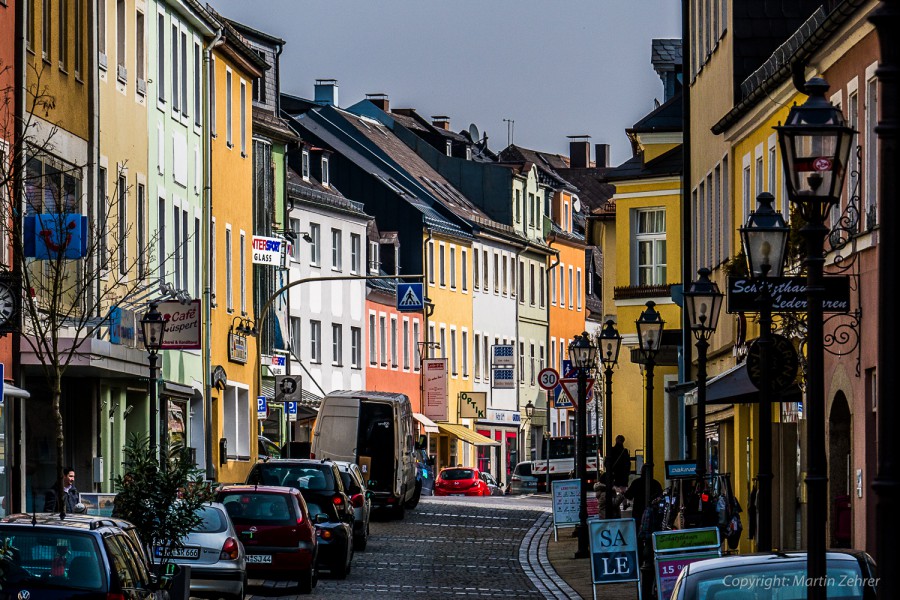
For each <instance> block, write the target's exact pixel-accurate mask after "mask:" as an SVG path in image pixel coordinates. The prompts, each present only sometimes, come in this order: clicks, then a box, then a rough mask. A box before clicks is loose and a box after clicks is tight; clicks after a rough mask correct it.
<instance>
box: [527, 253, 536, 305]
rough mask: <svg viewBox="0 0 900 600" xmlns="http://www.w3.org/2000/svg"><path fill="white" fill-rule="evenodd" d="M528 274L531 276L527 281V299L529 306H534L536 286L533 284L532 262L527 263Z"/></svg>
mask: <svg viewBox="0 0 900 600" xmlns="http://www.w3.org/2000/svg"><path fill="white" fill-rule="evenodd" d="M528 273H529V275H530V276H531V277H530V279H529V296H530V298H529V299H530V304H531V306H534V300H535V291H536V290H537V286H536V285H535V282H534V263H533V262H530V263H528Z"/></svg>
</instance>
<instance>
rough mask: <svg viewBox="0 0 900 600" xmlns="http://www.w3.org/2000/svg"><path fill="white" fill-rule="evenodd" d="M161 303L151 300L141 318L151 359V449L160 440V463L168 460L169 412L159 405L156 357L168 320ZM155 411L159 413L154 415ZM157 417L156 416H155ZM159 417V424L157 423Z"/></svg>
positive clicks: (145, 344) (142, 329) (145, 342)
mask: <svg viewBox="0 0 900 600" xmlns="http://www.w3.org/2000/svg"><path fill="white" fill-rule="evenodd" d="M158 308H159V303H158V302H151V303H150V310H149V311H147V314H145V315H144V316H143V318H142V319H141V331H142V332H143V334H144V347H145V348H147V358H149V359H150V382H149V384H148V387H149V388H150V449H151V451H152V450H153V449H154V446H156V444H157V441H158V442H159V464H160V466H162V465H163V464H164V463H165V461H166V452H167V449H166V430H167V429H168V427H167V419H166V417H167V414H166V413H167V412H168V411H166V410H164V408H163V407H162V406H160V405H159V374H158V369H157V366H156V358H157V355H158V354H159V351H160V349H161V348H162V345H163V338H164V337H165V335H166V321H165V319H163V316H162V314H161V313H160V312H159V310H158ZM154 412H156V413H157V414H156V415H154ZM154 417H155V418H154ZM157 419H158V425H157Z"/></svg>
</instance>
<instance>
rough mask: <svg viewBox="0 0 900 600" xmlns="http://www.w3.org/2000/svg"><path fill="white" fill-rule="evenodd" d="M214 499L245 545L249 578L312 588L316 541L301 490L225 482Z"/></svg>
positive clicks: (305, 590)
mask: <svg viewBox="0 0 900 600" xmlns="http://www.w3.org/2000/svg"><path fill="white" fill-rule="evenodd" d="M216 501H217V502H221V503H222V504H224V505H225V510H227V511H228V516H230V517H231V521H232V523H234V528H235V530H236V531H237V533H238V537H240V540H241V543H242V544H243V545H244V550H245V551H246V554H247V575H248V576H249V577H251V578H257V579H289V580H292V581H299V583H300V591H301V593H304V594H308V593H310V592H312V589H313V587H314V586H315V585H316V581H317V579H318V573H317V571H316V554H317V552H318V542H317V540H316V528H315V523H314V522H313V521H312V520H311V519H310V517H309V510H308V509H307V507H306V502H305V501H304V500H303V496H301V495H300V491H299V490H297V489H295V488H291V487H281V486H263V485H260V486H255V485H226V486H223V487H221V488H219V491H218V494H217V496H216Z"/></svg>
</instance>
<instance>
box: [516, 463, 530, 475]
mask: <svg viewBox="0 0 900 600" xmlns="http://www.w3.org/2000/svg"><path fill="white" fill-rule="evenodd" d="M516 475H531V463H519V464H518V465H516Z"/></svg>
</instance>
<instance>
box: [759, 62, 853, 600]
mask: <svg viewBox="0 0 900 600" xmlns="http://www.w3.org/2000/svg"><path fill="white" fill-rule="evenodd" d="M828 87H829V86H828V82H826V81H825V80H824V79H821V78H819V77H814V78H812V79H810V80H809V81H807V82H806V86H805V92H806V94H807V95H808V96H809V97H808V98H807V99H806V102H804V103H803V104H802V105H800V106H796V105H794V106H792V107H791V110H790V112H789V113H788V116H787V120H786V122H785V124H784V125H779V126H778V127H775V130H776V131H777V132H778V142H779V145H780V146H781V153H782V158H783V160H782V166H783V167H784V177H785V181H786V184H787V193H788V197H789V198H790V199H791V202H793V203H794V205H795V206H796V207H797V209H798V211H799V213H800V215H801V216H802V217H803V219H804V220H805V221H806V225H804V226H803V228H802V229H801V230H800V233H801V235H802V236H803V238H804V240H805V242H806V260H805V263H806V294H807V327H806V333H807V343H806V353H807V376H806V406H805V412H806V414H807V420H808V422H807V425H808V430H809V435H808V437H807V454H808V465H809V470H808V472H807V474H806V491H807V497H808V498H809V508H808V511H807V519H806V527H807V536H808V538H807V539H808V540H809V543H808V549H807V561H808V562H807V576H808V577H807V582H808V587H809V590H808V594H807V595H808V597H809V598H810V599H811V600H816V599H819V598H823V599H824V598H825V587H824V584H825V577H826V573H825V520H826V503H827V495H828V489H827V483H828V479H827V476H826V474H825V469H826V464H827V463H826V455H825V387H824V369H825V368H824V341H823V329H824V324H823V310H822V298H823V292H824V289H823V285H824V284H823V281H822V276H823V270H824V264H825V256H824V242H825V236H826V235H827V234H828V228H827V227H826V226H825V219H826V218H827V217H828V216H829V214H830V212H831V209H832V208H833V207H834V205H835V204H837V202H838V200H839V199H840V195H841V189H842V187H843V183H844V174H845V173H846V167H847V162H848V159H849V157H850V150H851V148H852V145H853V134H854V133H856V132H855V131H854V130H853V128H852V127H848V126H847V124H846V122H845V121H844V115H843V114H842V113H841V111H840V109H838V108H837V107H835V106H834V105H833V104H831V103H830V102H829V101H828V100H826V99H825V92H826V91H827V90H828Z"/></svg>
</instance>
